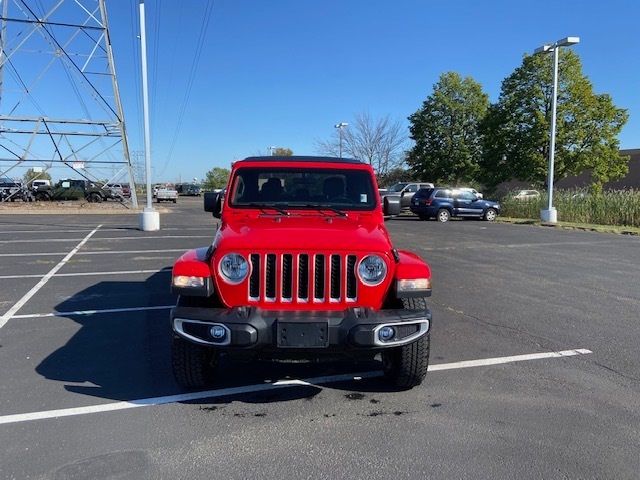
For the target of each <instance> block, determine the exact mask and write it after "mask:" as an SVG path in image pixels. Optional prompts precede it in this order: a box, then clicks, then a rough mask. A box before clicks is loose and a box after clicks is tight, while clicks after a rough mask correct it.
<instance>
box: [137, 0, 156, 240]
mask: <svg viewBox="0 0 640 480" xmlns="http://www.w3.org/2000/svg"><path fill="white" fill-rule="evenodd" d="M140 49H141V51H140V58H141V60H142V112H143V118H144V163H145V172H146V180H147V206H146V207H145V208H144V209H143V210H142V213H141V214H140V229H141V230H144V231H145V232H153V231H156V230H160V213H159V212H157V211H155V210H154V209H153V204H152V197H151V193H152V192H151V138H150V136H149V131H150V129H149V89H148V86H147V31H146V28H145V20H144V0H140Z"/></svg>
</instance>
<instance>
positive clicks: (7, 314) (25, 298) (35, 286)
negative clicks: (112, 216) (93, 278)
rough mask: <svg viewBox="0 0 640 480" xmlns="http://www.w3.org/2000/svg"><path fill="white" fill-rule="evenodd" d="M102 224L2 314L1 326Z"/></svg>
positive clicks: (0, 326) (0, 318)
mask: <svg viewBox="0 0 640 480" xmlns="http://www.w3.org/2000/svg"><path fill="white" fill-rule="evenodd" d="M101 226H102V225H98V226H97V227H96V228H94V229H93V230H91V232H90V233H88V234H87V236H86V237H84V238H83V239H82V241H81V242H80V243H78V245H76V246H75V248H74V249H73V250H71V251H70V252H69V253H67V254H66V255H65V257H64V258H63V259H62V260H60V261H59V262H58V264H57V265H56V266H55V267H53V268H52V269H51V270H49V272H48V273H47V274H46V275H45V276H44V277H42V279H40V281H39V282H38V283H36V284H35V285H34V286H33V288H32V289H31V290H29V291H28V292H27V293H25V294H24V296H23V297H22V298H21V299H20V300H18V301H17V302H16V303H15V304H14V305H13V307H11V308H10V309H9V310H8V311H7V312H6V313H5V314H4V315H2V317H0V328H2V327H4V326H5V324H6V323H7V322H8V321H9V319H10V318H11V317H13V316H14V315H15V314H16V312H17V311H18V310H20V309H21V308H22V307H23V306H24V305H25V304H26V303H27V302H28V301H29V300H30V299H31V297H33V296H34V295H35V294H36V293H38V290H40V289H41V288H42V287H44V285H45V284H46V283H47V282H48V281H49V279H50V278H51V277H53V276H54V275H55V274H56V272H57V271H58V270H60V269H61V268H62V267H64V265H65V263H67V262H68V261H69V259H70V258H71V257H73V256H74V255H75V254H76V252H77V251H78V250H80V249H81V248H82V246H83V245H84V244H85V243H87V241H88V240H89V239H90V238H91V236H92V235H93V234H94V233H96V232H97V231H98V229H99V228H100V227H101Z"/></svg>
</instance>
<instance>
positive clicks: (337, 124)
mask: <svg viewBox="0 0 640 480" xmlns="http://www.w3.org/2000/svg"><path fill="white" fill-rule="evenodd" d="M348 126H349V124H348V123H346V122H340V123H336V124H335V125H334V127H335V128H337V129H338V135H339V136H340V147H339V149H340V158H342V129H343V128H344V127H348Z"/></svg>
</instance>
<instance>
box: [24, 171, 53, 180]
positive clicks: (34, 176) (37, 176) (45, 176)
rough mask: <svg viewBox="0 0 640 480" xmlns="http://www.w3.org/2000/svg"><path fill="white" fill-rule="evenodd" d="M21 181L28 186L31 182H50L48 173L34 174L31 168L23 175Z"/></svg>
mask: <svg viewBox="0 0 640 480" xmlns="http://www.w3.org/2000/svg"><path fill="white" fill-rule="evenodd" d="M22 179H23V180H24V183H26V184H30V183H31V182H32V181H33V180H49V181H51V175H49V173H48V172H46V171H42V172H36V171H34V170H33V168H30V169H29V170H27V171H26V172H25V173H24V176H23V177H22Z"/></svg>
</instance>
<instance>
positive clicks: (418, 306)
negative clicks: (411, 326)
mask: <svg viewBox="0 0 640 480" xmlns="http://www.w3.org/2000/svg"><path fill="white" fill-rule="evenodd" d="M402 304H403V307H404V309H405V310H425V309H426V308H427V300H426V298H403V299H402ZM430 342H431V334H430V333H427V334H426V335H423V336H422V337H420V338H419V339H417V340H416V341H414V342H411V343H409V344H408V345H403V346H401V347H396V348H392V349H389V350H385V351H384V352H383V353H382V364H383V368H384V376H385V378H386V379H387V381H389V382H390V383H391V384H393V385H394V386H396V387H398V388H402V389H409V388H413V387H416V386H418V385H420V384H421V383H422V381H423V380H424V377H425V376H426V374H427V369H428V367H429V344H430Z"/></svg>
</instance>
